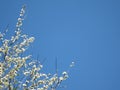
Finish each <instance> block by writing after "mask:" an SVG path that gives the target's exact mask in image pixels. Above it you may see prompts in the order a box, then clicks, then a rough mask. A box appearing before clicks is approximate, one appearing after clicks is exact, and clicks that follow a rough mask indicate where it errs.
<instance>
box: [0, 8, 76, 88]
mask: <svg viewBox="0 0 120 90" xmlns="http://www.w3.org/2000/svg"><path fill="white" fill-rule="evenodd" d="M24 13H25V6H23V7H22V9H21V12H20V15H19V18H18V21H17V24H16V30H15V34H14V35H13V36H12V37H11V38H10V39H5V38H4V36H5V34H4V33H0V42H1V43H2V44H1V46H0V90H49V89H51V90H55V89H56V88H57V87H58V86H59V85H60V84H61V82H62V81H64V80H66V79H67V78H68V72H66V71H64V72H63V73H62V75H61V76H58V74H57V73H55V74H54V75H51V74H46V73H42V72H41V69H42V68H43V65H42V64H41V63H40V62H39V61H35V60H31V55H28V56H24V55H23V54H24V52H25V51H26V49H27V47H29V45H30V43H32V42H33V41H34V39H35V38H34V37H28V35H26V34H22V32H21V26H22V23H23V20H24ZM73 64H74V62H72V65H71V66H70V67H72V66H73Z"/></svg>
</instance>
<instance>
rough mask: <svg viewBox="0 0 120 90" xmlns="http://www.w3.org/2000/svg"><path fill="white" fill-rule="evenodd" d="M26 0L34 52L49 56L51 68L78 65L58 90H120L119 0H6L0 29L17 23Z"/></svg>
mask: <svg viewBox="0 0 120 90" xmlns="http://www.w3.org/2000/svg"><path fill="white" fill-rule="evenodd" d="M23 4H26V5H27V11H26V17H25V21H24V25H23V32H24V33H27V34H29V35H30V36H35V38H36V41H35V42H34V44H32V46H31V47H30V50H29V52H32V53H33V56H34V57H35V58H36V57H37V55H39V59H44V58H47V60H46V61H45V63H44V66H45V68H44V70H46V72H48V71H50V72H54V71H55V62H54V61H55V58H56V57H57V59H58V63H59V64H58V69H59V72H61V71H62V70H67V69H68V65H69V64H70V62H71V61H72V60H75V61H76V66H75V67H74V68H73V69H71V70H70V78H69V79H68V80H67V81H65V82H64V83H63V84H62V85H67V88H61V89H58V90H120V0H1V1H0V31H2V30H3V29H4V28H5V27H6V25H7V24H9V29H10V31H9V32H12V31H13V30H14V28H15V24H16V21H17V17H18V15H19V11H20V9H21V6H22V5H23Z"/></svg>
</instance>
